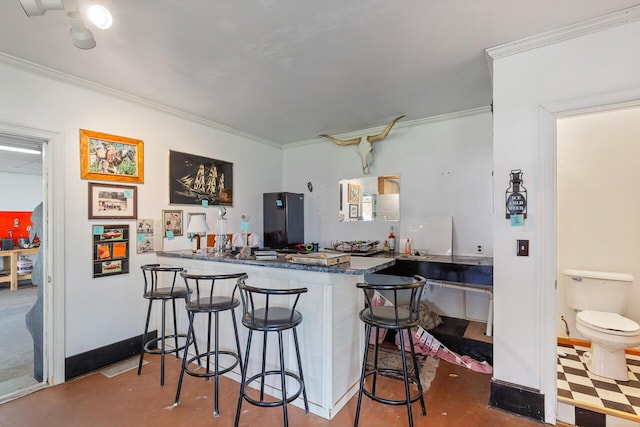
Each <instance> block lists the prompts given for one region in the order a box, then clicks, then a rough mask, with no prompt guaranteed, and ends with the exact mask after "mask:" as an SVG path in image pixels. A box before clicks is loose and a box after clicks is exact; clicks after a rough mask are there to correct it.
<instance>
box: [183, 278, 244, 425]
mask: <svg viewBox="0 0 640 427" xmlns="http://www.w3.org/2000/svg"><path fill="white" fill-rule="evenodd" d="M181 276H182V277H183V278H184V280H185V284H186V286H187V289H188V290H190V291H191V292H190V294H193V297H194V298H190V299H189V300H188V301H187V304H186V311H187V314H188V319H189V334H188V339H187V343H186V346H185V347H186V348H185V351H184V354H183V357H182V367H181V370H180V376H179V378H178V387H177V390H176V397H175V401H174V406H179V405H180V393H181V391H182V381H183V380H184V374H185V373H186V374H188V375H191V376H194V377H200V378H205V381H207V382H209V381H210V380H211V378H212V377H213V383H214V384H213V392H214V397H213V398H214V404H213V415H214V416H215V417H218V416H219V415H220V407H219V396H218V394H219V377H220V375H224V374H226V373H227V372H230V371H231V370H232V369H234V368H235V367H236V366H240V371H241V374H242V372H243V364H242V354H241V350H240V338H239V336H238V327H237V322H236V319H235V307H237V306H238V305H240V301H239V300H238V299H237V298H235V297H234V295H235V288H234V291H233V294H232V295H231V296H230V297H229V296H227V295H217V294H214V287H215V283H216V281H221V280H227V279H237V280H241V279H244V278H246V277H247V275H246V274H245V273H238V274H219V275H213V274H209V275H206V274H189V273H185V272H183V273H181ZM190 282H191V284H190ZM207 283H208V284H207ZM223 311H226V312H230V314H231V318H232V321H233V330H234V334H235V344H236V349H235V352H234V351H233V350H221V349H220V312H223ZM197 313H201V314H207V346H206V350H204V352H203V353H201V352H200V351H199V350H198V348H197V346H195V347H196V354H195V356H189V348H190V346H191V343H194V344H195V326H194V323H195V315H196V314H197ZM214 323H215V324H214ZM212 339H213V343H212V342H211V340H212ZM212 347H213V350H212ZM221 355H224V356H228V357H230V358H231V362H230V363H229V364H228V365H227V366H225V367H221V366H220V363H221V358H220V356H221ZM212 358H213V364H214V366H213V369H212V367H211V359H212ZM202 360H204V362H205V369H204V372H202V371H199V372H198V371H195V370H191V369H190V367H189V365H190V364H191V363H192V362H194V361H197V362H198V364H199V365H200V363H201V361H202ZM223 362H224V360H223Z"/></svg>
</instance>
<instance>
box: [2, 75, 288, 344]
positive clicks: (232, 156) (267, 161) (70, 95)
mask: <svg viewBox="0 0 640 427" xmlns="http://www.w3.org/2000/svg"><path fill="white" fill-rule="evenodd" d="M0 81H2V86H3V89H2V91H0V122H7V123H13V124H18V125H21V126H25V127H31V128H35V129H44V130H50V131H53V132H59V133H61V134H62V135H63V144H64V152H65V163H64V164H60V165H56V167H64V168H65V183H64V186H65V202H64V203H65V210H66V212H65V218H64V222H65V224H66V236H65V240H66V252H65V253H64V254H63V255H62V256H64V257H65V265H66V267H65V270H66V278H67V281H66V284H65V285H66V307H67V310H66V337H67V339H66V356H67V357H68V356H72V355H75V354H78V353H81V352H84V351H88V350H91V349H94V348H98V347H101V346H104V345H108V344H111V343H114V342H117V341H120V340H123V339H127V338H130V337H132V336H135V335H139V334H141V333H142V329H143V328H144V316H145V313H146V312H145V310H146V308H145V307H146V300H143V298H142V296H141V294H142V275H141V273H140V265H141V264H144V263H148V262H154V261H155V255H153V254H145V255H137V254H135V250H134V251H132V252H131V254H130V258H131V266H130V271H131V272H130V273H129V274H124V275H119V276H113V277H107V278H98V279H93V278H92V265H91V251H92V249H91V238H92V235H91V227H92V225H93V224H99V223H118V222H122V223H124V224H129V225H131V226H133V225H134V222H133V221H111V220H110V221H104V222H102V221H95V220H93V221H89V220H88V219H87V186H88V184H87V181H85V180H82V179H80V166H79V133H78V132H79V129H80V128H84V129H90V130H94V131H99V132H105V133H110V134H115V135H121V136H127V137H131V138H137V139H141V140H143V141H144V161H145V177H144V184H140V185H138V217H139V218H157V219H160V215H161V211H162V209H169V208H171V209H184V211H185V217H186V213H187V212H195V211H202V210H203V208H197V207H186V206H184V207H181V206H169V205H168V193H167V188H168V151H169V150H170V149H172V150H179V151H183V152H188V153H193V154H197V155H201V156H207V157H212V158H216V159H221V160H225V161H228V162H233V164H234V198H235V200H234V207H233V208H230V209H228V214H227V218H228V219H229V227H230V230H234V229H239V214H240V212H246V213H250V214H253V215H255V216H254V217H259V216H260V217H261V215H258V214H259V213H261V210H262V198H261V194H262V193H263V192H266V191H277V190H279V189H280V187H281V180H282V176H281V169H282V154H281V150H280V148H274V147H271V146H269V145H266V144H261V143H257V142H254V141H252V140H249V139H247V138H245V137H240V136H237V135H235V134H231V133H227V132H223V131H220V130H217V129H214V128H212V127H209V126H204V125H202V124H198V123H196V122H193V121H188V120H185V119H182V118H178V117H176V116H173V115H169V114H166V113H162V112H159V111H157V110H155V109H151V108H148V107H145V106H141V105H139V104H132V103H129V102H125V101H123V100H121V99H117V98H114V97H111V96H108V95H104V94H100V93H97V92H94V91H91V90H87V89H83V88H79V87H75V86H70V85H68V84H64V83H60V82H56V81H52V80H49V79H47V78H44V77H40V76H36V75H34V74H31V73H29V72H24V71H21V70H18V69H16V68H13V67H10V66H7V65H4V64H3V65H0ZM213 219H214V213H213V212H212V211H211V212H210V213H209V215H208V220H209V225H210V227H212V226H213ZM251 227H255V228H253V230H255V231H258V232H260V233H262V228H261V227H262V222H261V221H256V222H255V223H254V224H251ZM165 242H167V241H166V240H165ZM132 243H134V241H133V240H132ZM169 243H170V244H168V245H167V246H165V248H167V249H182V248H189V247H190V244H189V242H188V241H187V239H186V237H182V238H177V239H175V240H174V241H172V242H169Z"/></svg>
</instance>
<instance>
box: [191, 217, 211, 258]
mask: <svg viewBox="0 0 640 427" xmlns="http://www.w3.org/2000/svg"><path fill="white" fill-rule="evenodd" d="M207 231H209V226H208V225H207V216H206V215H205V214H193V215H191V218H189V225H188V226H187V233H189V234H193V239H194V249H193V251H194V252H197V251H199V250H200V234H201V233H205V234H206V233H207Z"/></svg>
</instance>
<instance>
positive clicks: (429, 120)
mask: <svg viewBox="0 0 640 427" xmlns="http://www.w3.org/2000/svg"><path fill="white" fill-rule="evenodd" d="M490 112H491V106H486V107H478V108H471V109H469V110H463V111H457V112H455V113H447V114H440V115H438V116H431V117H425V118H422V119H416V120H408V121H405V122H398V123H396V124H395V126H394V129H399V128H405V127H410V126H421V125H426V124H428V123H436V122H442V121H446V120H454V119H460V118H462V117H468V116H475V115H476V114H484V113H490ZM386 127H387V125H384V126H378V127H375V128H369V129H362V130H358V131H353V132H347V133H342V134H339V135H334V136H335V137H336V138H338V139H352V138H358V137H361V136H362V135H375V134H378V133H380V132H382V131H383V130H384V129H385V128H386ZM326 141H327V140H326V139H324V138H313V139H307V140H306V141H298V142H290V143H288V144H283V145H282V148H284V149H285V150H286V149H288V148H296V147H302V146H305V145H311V144H317V143H319V142H326Z"/></svg>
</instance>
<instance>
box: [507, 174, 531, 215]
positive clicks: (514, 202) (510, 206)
mask: <svg viewBox="0 0 640 427" xmlns="http://www.w3.org/2000/svg"><path fill="white" fill-rule="evenodd" d="M505 207H506V211H507V212H506V218H507V219H510V218H511V216H512V215H519V216H520V217H521V218H518V219H517V220H516V221H515V222H516V224H513V223H512V225H523V223H524V221H521V220H522V219H523V218H526V217H527V189H526V188H524V185H522V171H521V170H520V169H515V170H512V171H511V181H510V182H509V188H508V189H507V191H506V193H505Z"/></svg>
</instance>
